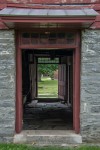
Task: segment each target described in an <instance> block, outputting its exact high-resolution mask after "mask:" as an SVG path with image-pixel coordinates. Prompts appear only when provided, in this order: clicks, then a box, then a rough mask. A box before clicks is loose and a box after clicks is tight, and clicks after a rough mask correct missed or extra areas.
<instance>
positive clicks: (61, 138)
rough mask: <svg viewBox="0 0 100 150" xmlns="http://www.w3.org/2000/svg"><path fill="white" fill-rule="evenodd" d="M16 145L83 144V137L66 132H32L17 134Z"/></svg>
mask: <svg viewBox="0 0 100 150" xmlns="http://www.w3.org/2000/svg"><path fill="white" fill-rule="evenodd" d="M14 143H27V144H33V145H60V146H61V145H66V144H67V145H68V144H81V143H82V137H81V135H79V134H75V133H74V132H72V131H66V130H63V131H61V130H54V131H53V130H40V131H39V130H34V131H33V130H30V131H23V132H22V133H20V134H16V135H15V137H14Z"/></svg>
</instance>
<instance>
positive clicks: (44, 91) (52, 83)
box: [38, 77, 58, 98]
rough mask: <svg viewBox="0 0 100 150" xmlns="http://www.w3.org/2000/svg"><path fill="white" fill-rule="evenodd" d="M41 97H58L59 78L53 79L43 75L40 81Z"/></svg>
mask: <svg viewBox="0 0 100 150" xmlns="http://www.w3.org/2000/svg"><path fill="white" fill-rule="evenodd" d="M38 96H39V97H49V98H50V97H58V80H51V78H48V77H42V81H41V82H38Z"/></svg>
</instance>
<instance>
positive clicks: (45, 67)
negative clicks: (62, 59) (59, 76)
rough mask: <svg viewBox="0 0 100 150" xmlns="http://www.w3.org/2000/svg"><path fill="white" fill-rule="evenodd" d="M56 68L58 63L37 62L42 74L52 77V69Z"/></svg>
mask: <svg viewBox="0 0 100 150" xmlns="http://www.w3.org/2000/svg"><path fill="white" fill-rule="evenodd" d="M57 69H58V64H39V65H38V71H39V72H40V73H41V74H43V75H48V76H50V77H51V78H52V77H53V73H54V71H56V70H57Z"/></svg>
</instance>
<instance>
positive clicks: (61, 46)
mask: <svg viewBox="0 0 100 150" xmlns="http://www.w3.org/2000/svg"><path fill="white" fill-rule="evenodd" d="M76 47H77V45H73V46H72V45H70V44H69V45H63V44H62V45H61V44H58V45H56V44H54V45H53V44H52V45H49V44H45V46H44V45H43V44H42V45H33V46H30V45H29V46H25V45H24V46H20V48H21V49H32V50H33V49H39V50H41V49H42V50H43V49H48V48H49V49H50V48H53V49H55V48H56V49H73V48H76Z"/></svg>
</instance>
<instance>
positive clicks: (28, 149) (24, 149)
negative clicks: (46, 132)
mask: <svg viewBox="0 0 100 150" xmlns="http://www.w3.org/2000/svg"><path fill="white" fill-rule="evenodd" d="M0 150H100V147H97V146H83V147H78V148H77V147H75V148H65V147H33V146H27V145H18V144H17V145H15V144H0Z"/></svg>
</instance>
